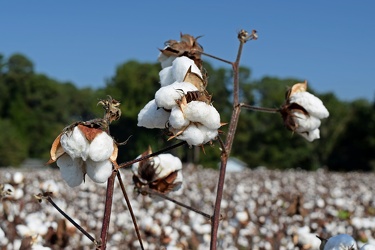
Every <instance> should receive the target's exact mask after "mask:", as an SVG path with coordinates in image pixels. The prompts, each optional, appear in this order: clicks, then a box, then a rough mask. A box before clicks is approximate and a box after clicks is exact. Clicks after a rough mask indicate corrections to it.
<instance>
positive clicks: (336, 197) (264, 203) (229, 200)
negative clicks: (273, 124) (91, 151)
mask: <svg viewBox="0 0 375 250" xmlns="http://www.w3.org/2000/svg"><path fill="white" fill-rule="evenodd" d="M182 172H183V176H184V180H183V187H182V188H181V189H180V190H179V191H177V192H174V193H170V194H169V196H170V197H172V198H173V199H175V200H178V201H180V202H183V203H185V204H186V205H189V206H191V207H194V208H197V209H199V210H201V211H203V212H205V213H207V214H212V210H213V205H214V201H215V193H216V182H217V178H218V172H217V171H215V170H209V169H202V168H200V167H196V166H193V165H184V166H183V169H182ZM121 173H122V177H123V180H124V182H125V187H126V190H127V192H128V195H129V197H130V200H131V204H132V206H133V210H134V213H135V215H136V217H137V221H138V225H139V227H140V231H141V235H142V239H143V244H144V247H145V249H202V250H203V249H208V248H209V243H210V230H211V227H210V222H209V221H208V219H207V218H205V217H204V216H202V215H200V214H197V213H195V212H193V211H189V210H187V209H186V208H182V207H180V206H178V205H176V204H175V203H172V202H171V201H164V200H161V199H160V198H157V199H154V198H152V197H149V196H142V195H137V194H136V193H135V192H134V191H133V190H134V185H133V183H132V173H131V171H130V170H121ZM374 180H375V174H373V173H330V172H326V171H324V170H319V171H317V172H305V171H297V170H289V171H276V170H272V171H271V170H267V169H266V168H257V169H254V170H245V171H241V172H229V173H228V174H227V178H226V183H225V188H224V190H225V194H224V197H223V201H222V210H221V211H222V212H221V213H222V217H223V219H222V221H221V224H220V230H219V242H218V244H219V247H218V248H219V249H288V250H289V249H319V245H320V240H319V239H318V238H317V237H316V236H317V235H318V236H320V237H322V238H329V237H331V236H334V235H337V234H344V233H345V234H349V235H351V236H352V237H353V238H354V239H355V240H356V242H357V244H358V246H359V247H360V246H362V245H363V244H365V243H366V242H367V243H370V244H374V243H375V239H374V238H373V237H374V235H375V217H374V215H375V199H374V197H375V196H374V193H375V181H374ZM0 184H1V189H2V191H1V197H2V199H1V203H0V217H1V219H0V249H19V248H20V247H21V245H25V244H27V243H28V242H27V241H29V242H30V241H31V242H32V244H33V249H63V248H64V247H65V248H66V249H94V248H95V246H94V244H93V243H92V242H91V241H90V240H88V238H87V237H85V236H83V234H82V233H80V232H79V231H78V230H77V229H76V228H74V227H73V225H72V224H70V223H69V222H66V220H64V219H63V217H62V215H61V214H60V213H58V212H57V211H56V209H55V208H54V207H53V206H52V205H51V204H49V203H48V202H45V201H43V202H42V203H39V202H38V200H37V199H36V198H35V197H34V195H36V194H38V193H41V192H42V191H43V192H44V191H49V192H53V200H54V202H55V203H56V204H57V205H58V206H59V207H60V208H61V209H62V210H63V211H65V212H66V213H67V214H69V215H70V216H71V217H72V218H73V219H74V220H75V221H76V222H78V223H79V224H80V225H81V226H82V227H83V228H84V229H85V230H86V231H87V232H88V233H89V234H90V235H92V236H93V237H94V238H96V239H99V238H100V232H101V223H102V217H103V210H104V200H105V188H106V185H105V184H97V183H94V182H92V181H91V180H90V178H86V180H85V183H83V184H81V185H80V186H78V187H75V188H71V187H69V186H68V185H67V184H66V183H65V182H64V181H63V179H62V178H61V175H60V172H59V170H58V169H56V170H54V169H52V168H51V167H45V168H39V169H37V170H29V169H28V170H22V169H9V168H1V169H0ZM29 244H30V243H29ZM107 249H139V243H138V240H137V238H136V234H135V232H134V227H133V224H132V221H131V217H130V214H129V211H128V208H127V206H126V203H125V201H124V198H123V197H122V193H121V190H120V188H119V185H118V184H116V185H115V194H114V204H113V212H112V217H111V224H110V229H109V240H108V245H107Z"/></svg>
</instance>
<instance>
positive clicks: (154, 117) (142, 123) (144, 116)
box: [137, 99, 170, 129]
mask: <svg viewBox="0 0 375 250" xmlns="http://www.w3.org/2000/svg"><path fill="white" fill-rule="evenodd" d="M169 115H170V113H169V112H167V111H165V110H164V109H162V108H158V107H157V106H156V102H155V99H153V100H151V101H149V102H148V103H147V104H146V106H145V107H144V108H143V109H142V110H141V111H140V112H139V114H138V124H137V125H138V127H146V128H161V129H163V128H165V125H166V124H167V121H168V118H169Z"/></svg>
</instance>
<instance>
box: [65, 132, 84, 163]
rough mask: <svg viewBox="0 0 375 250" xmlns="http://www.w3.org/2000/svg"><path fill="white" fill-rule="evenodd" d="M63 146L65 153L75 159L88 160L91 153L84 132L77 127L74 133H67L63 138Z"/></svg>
mask: <svg viewBox="0 0 375 250" xmlns="http://www.w3.org/2000/svg"><path fill="white" fill-rule="evenodd" d="M60 143H61V146H62V147H63V148H64V150H65V152H66V153H67V154H68V155H70V157H72V158H73V159H74V158H82V159H83V160H86V159H87V156H88V152H89V142H88V141H87V139H86V137H85V136H84V134H83V132H82V131H81V130H80V129H79V128H78V126H77V127H75V128H74V129H73V132H67V133H65V134H63V135H62V136H61V139H60Z"/></svg>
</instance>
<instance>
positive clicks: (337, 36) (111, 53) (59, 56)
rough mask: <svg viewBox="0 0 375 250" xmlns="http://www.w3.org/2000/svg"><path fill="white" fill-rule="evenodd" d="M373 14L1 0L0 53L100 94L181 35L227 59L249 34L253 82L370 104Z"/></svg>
mask: <svg viewBox="0 0 375 250" xmlns="http://www.w3.org/2000/svg"><path fill="white" fill-rule="evenodd" d="M374 11H375V1H370V0H364V1H346V0H343V1H322V0H316V1H279V0H277V1H276V0H274V1H250V0H247V1H221V2H220V1H193V0H189V1H96V0H94V1H76V0H75V1H73V0H65V1H50V0H49V1H47V0H39V1H1V2H0V23H1V25H0V27H1V36H0V53H2V54H4V55H5V56H6V57H8V56H10V55H11V54H12V53H15V52H20V53H23V54H24V55H26V56H27V57H28V58H29V59H31V60H32V61H33V62H34V64H35V69H36V71H37V72H39V73H45V74H47V75H48V76H50V77H53V78H55V79H57V80H60V81H71V82H73V83H75V84H76V85H77V86H79V87H83V86H91V87H102V86H104V84H105V80H106V79H108V78H110V77H111V76H113V75H114V72H115V68H116V66H117V65H119V64H121V63H123V62H125V61H127V60H130V59H136V60H139V61H141V62H156V57H157V55H158V50H157V48H162V47H163V43H164V42H165V41H166V40H168V39H178V38H179V33H180V31H181V32H183V33H189V34H191V35H194V36H198V35H204V36H203V37H202V38H201V39H200V40H199V42H200V43H201V44H202V45H203V47H204V49H205V51H206V52H207V53H211V54H214V55H217V56H220V57H223V58H226V59H229V60H234V59H235V56H236V51H237V40H236V32H237V31H239V30H240V29H246V30H248V31H251V30H252V29H256V30H258V34H259V40H257V41H255V42H250V43H248V44H246V46H245V50H244V53H243V57H242V64H243V65H244V66H246V67H249V68H251V70H252V76H253V79H260V78H261V77H263V76H265V75H268V76H277V77H280V78H284V77H296V78H299V79H307V80H308V82H309V85H310V87H311V88H313V89H314V90H316V91H318V92H320V93H324V92H328V91H330V92H334V93H335V94H336V95H337V96H338V97H339V98H340V99H341V100H354V99H357V98H366V99H368V100H370V101H372V100H374V96H375V80H374V74H375V49H374V46H375V16H374ZM214 65H215V66H225V67H227V66H226V65H224V64H221V63H219V62H217V63H215V64H214ZM291 84H292V83H291Z"/></svg>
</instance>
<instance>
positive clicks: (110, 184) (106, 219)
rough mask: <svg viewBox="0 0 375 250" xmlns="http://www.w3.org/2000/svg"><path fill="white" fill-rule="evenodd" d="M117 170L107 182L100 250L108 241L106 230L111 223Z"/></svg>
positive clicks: (104, 247)
mask: <svg viewBox="0 0 375 250" xmlns="http://www.w3.org/2000/svg"><path fill="white" fill-rule="evenodd" d="M117 172H118V170H116V169H115V170H113V172H112V175H111V176H110V177H109V178H108V181H107V192H106V197H105V207H104V216H103V223H102V232H101V234H100V239H101V243H102V247H101V249H102V250H104V249H106V247H107V246H106V245H107V239H108V228H109V223H110V221H111V209H112V201H113V189H114V184H115V178H116V175H117Z"/></svg>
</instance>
